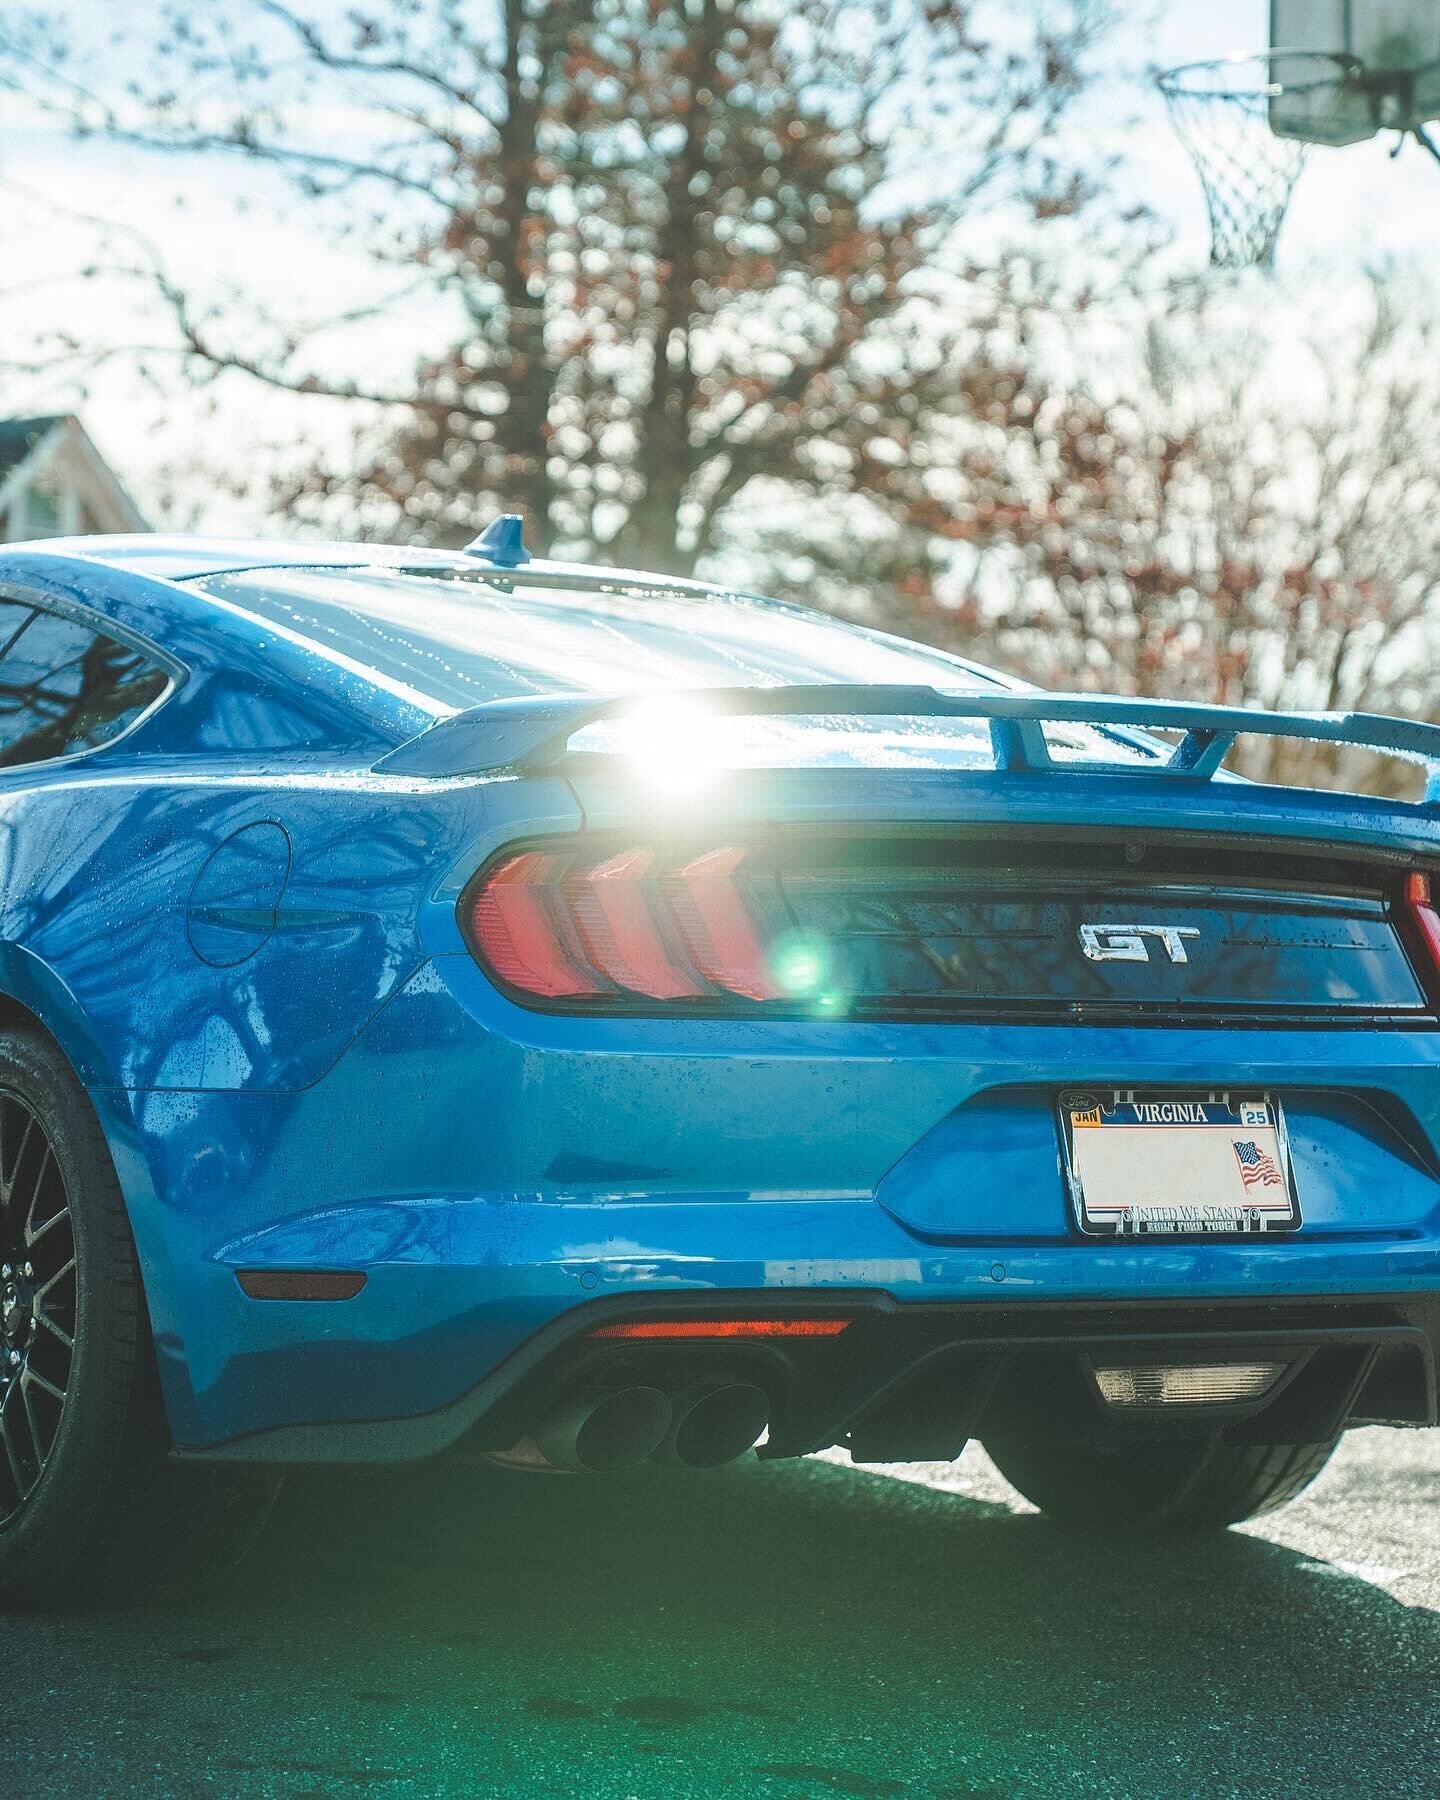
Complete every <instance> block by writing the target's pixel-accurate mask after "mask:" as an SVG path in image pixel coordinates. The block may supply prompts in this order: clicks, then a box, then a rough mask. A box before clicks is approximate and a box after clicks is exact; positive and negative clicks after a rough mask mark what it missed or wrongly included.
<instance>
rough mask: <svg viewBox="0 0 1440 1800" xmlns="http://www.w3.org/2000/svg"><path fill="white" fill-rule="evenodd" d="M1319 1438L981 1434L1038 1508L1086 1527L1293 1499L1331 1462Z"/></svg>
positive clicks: (1147, 1524)
mask: <svg viewBox="0 0 1440 1800" xmlns="http://www.w3.org/2000/svg"><path fill="white" fill-rule="evenodd" d="M1339 1441H1340V1440H1339V1439H1338V1438H1332V1439H1331V1441H1330V1442H1329V1443H1327V1444H1227V1443H1226V1442H1225V1441H1224V1440H1223V1439H1222V1438H1221V1437H1220V1436H1219V1435H1218V1433H1217V1434H1212V1435H1210V1436H1206V1437H1193V1438H1170V1439H1160V1440H1158V1441H1156V1442H1153V1443H1138V1444H1045V1443H1038V1444H1037V1443H1008V1442H1006V1441H1005V1440H1004V1439H1003V1438H997V1439H996V1440H994V1441H993V1442H992V1441H991V1440H990V1439H988V1438H987V1439H986V1441H985V1449H986V1452H987V1453H988V1455H989V1457H990V1460H991V1461H992V1462H993V1463H994V1464H995V1466H996V1468H997V1469H999V1471H1000V1473H1001V1474H1002V1475H1003V1476H1004V1477H1005V1479H1006V1480H1007V1481H1008V1482H1009V1483H1010V1485H1011V1486H1012V1487H1015V1488H1018V1489H1019V1490H1020V1492H1021V1493H1022V1494H1023V1495H1024V1496H1025V1498H1026V1499H1027V1500H1029V1501H1031V1502H1032V1503H1033V1504H1034V1505H1036V1506H1038V1507H1039V1508H1040V1510H1041V1512H1044V1513H1048V1514H1049V1515H1050V1517H1051V1518H1053V1519H1057V1520H1060V1521H1061V1522H1062V1523H1064V1524H1067V1525H1078V1526H1083V1527H1084V1528H1085V1529H1086V1530H1090V1531H1107V1532H1145V1531H1149V1532H1182V1531H1208V1530H1216V1529H1219V1528H1220V1527H1221V1526H1225V1525H1234V1524H1238V1523H1239V1521H1240V1520H1241V1519H1253V1518H1254V1517H1255V1516H1256V1515H1257V1514H1259V1513H1266V1512H1270V1511H1272V1510H1273V1509H1274V1508H1275V1507H1277V1506H1283V1505H1284V1504H1285V1503H1286V1501H1288V1500H1293V1499H1294V1498H1295V1496H1296V1495H1297V1494H1298V1493H1300V1491H1301V1490H1302V1489H1303V1488H1306V1487H1308V1486H1309V1485H1310V1483H1311V1482H1312V1481H1313V1480H1314V1479H1315V1477H1316V1476H1317V1475H1318V1474H1319V1473H1320V1471H1321V1470H1322V1469H1323V1468H1324V1467H1325V1465H1326V1463H1327V1462H1329V1460H1330V1458H1331V1456H1332V1454H1333V1453H1334V1450H1335V1446H1336V1444H1337V1443H1338V1442H1339Z"/></svg>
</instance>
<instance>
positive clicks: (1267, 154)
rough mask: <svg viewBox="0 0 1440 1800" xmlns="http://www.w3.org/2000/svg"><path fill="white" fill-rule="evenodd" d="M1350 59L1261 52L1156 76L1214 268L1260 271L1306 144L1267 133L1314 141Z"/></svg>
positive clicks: (1332, 110) (1347, 83) (1343, 87)
mask: <svg viewBox="0 0 1440 1800" xmlns="http://www.w3.org/2000/svg"><path fill="white" fill-rule="evenodd" d="M1359 66H1360V65H1359V64H1358V63H1357V61H1356V59H1355V58H1354V57H1350V56H1345V55H1340V54H1333V55H1332V54H1330V53H1329V52H1326V51H1321V50H1271V51H1266V52H1263V53H1262V54H1260V55H1258V56H1227V57H1222V58H1220V59H1219V60H1218V61H1215V62H1199V63H1186V64H1185V65H1184V66H1183V67H1181V68H1178V69H1167V70H1166V71H1165V72H1164V73H1163V74H1161V75H1158V76H1156V78H1155V79H1156V85H1157V86H1158V87H1159V89H1160V92H1161V93H1162V94H1163V95H1164V96H1165V103H1166V105H1167V106H1168V107H1169V109H1170V117H1171V120H1172V122H1173V123H1174V126H1175V131H1176V135H1177V136H1178V137H1179V139H1180V141H1181V143H1183V144H1184V146H1185V148H1186V149H1187V150H1188V151H1189V152H1190V155H1191V157H1192V159H1193V160H1194V163H1195V167H1196V170H1197V171H1198V172H1199V176H1200V181H1201V184H1202V185H1203V187H1204V189H1205V204H1206V207H1207V209H1208V210H1209V214H1210V261H1211V263H1212V264H1213V265H1214V266H1215V267H1216V268H1217V269H1242V268H1247V267H1251V266H1258V267H1260V268H1266V269H1268V268H1269V267H1270V266H1271V265H1272V263H1273V262H1274V259H1275V240H1276V239H1277V238H1278V237H1279V235H1280V227H1281V225H1282V224H1283V223H1284V221H1285V213H1286V209H1287V208H1288V207H1289V205H1290V196H1291V194H1292V193H1293V192H1294V190H1295V183H1296V182H1297V181H1298V180H1299V178H1300V171H1301V170H1302V169H1303V168H1304V166H1305V157H1306V154H1307V152H1308V151H1309V148H1310V145H1309V143H1308V142H1307V141H1306V140H1305V137H1303V136H1301V135H1298V134H1296V135H1291V132H1290V131H1289V130H1288V129H1287V130H1286V133H1285V135H1283V136H1282V135H1277V126H1279V125H1281V124H1283V123H1287V122H1289V121H1295V120H1300V121H1303V122H1304V125H1305V128H1306V135H1307V136H1308V135H1313V136H1315V137H1318V138H1319V139H1320V141H1324V127H1325V123H1326V121H1327V120H1328V119H1329V118H1331V117H1333V116H1334V115H1335V114H1336V113H1337V112H1338V111H1339V109H1340V107H1341V105H1342V103H1343V100H1344V97H1345V96H1346V94H1347V93H1348V92H1349V91H1351V84H1352V83H1353V81H1354V79H1355V76H1356V73H1357V71H1358V69H1359Z"/></svg>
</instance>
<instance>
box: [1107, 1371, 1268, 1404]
mask: <svg viewBox="0 0 1440 1800" xmlns="http://www.w3.org/2000/svg"><path fill="white" fill-rule="evenodd" d="M1286 1366H1287V1365H1286V1364H1284V1363H1278V1362H1253V1363H1242V1362H1232V1363H1156V1364H1153V1365H1144V1366H1141V1367H1125V1368H1115V1369H1096V1371H1095V1385H1096V1386H1097V1387H1098V1388H1099V1390H1100V1393H1101V1397H1102V1398H1103V1399H1104V1400H1105V1401H1106V1403H1107V1404H1108V1405H1110V1406H1233V1405H1235V1404H1236V1403H1237V1402H1239V1401H1243V1400H1259V1399H1260V1398H1261V1397H1262V1396H1263V1395H1265V1394H1268V1393H1269V1392H1270V1389H1271V1388H1272V1387H1274V1385H1275V1383H1276V1382H1277V1381H1278V1380H1279V1379H1280V1377H1281V1376H1282V1375H1283V1374H1284V1373H1285V1369H1286Z"/></svg>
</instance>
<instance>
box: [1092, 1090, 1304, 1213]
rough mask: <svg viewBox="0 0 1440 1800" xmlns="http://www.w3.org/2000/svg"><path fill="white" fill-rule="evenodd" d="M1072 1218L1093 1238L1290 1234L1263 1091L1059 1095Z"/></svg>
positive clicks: (1278, 1121) (1292, 1206)
mask: <svg viewBox="0 0 1440 1800" xmlns="http://www.w3.org/2000/svg"><path fill="white" fill-rule="evenodd" d="M1060 1124H1061V1135H1062V1138H1063V1141H1064V1145H1065V1160H1066V1173H1067V1175H1068V1178H1069V1183H1070V1192H1071V1198H1072V1202H1073V1204H1074V1208H1075V1219H1076V1223H1077V1224H1078V1226H1079V1228H1080V1230H1081V1231H1083V1232H1085V1233H1087V1234H1088V1235H1089V1236H1092V1237H1159V1236H1164V1237H1176V1236H1215V1235H1221V1236H1226V1237H1236V1236H1241V1237H1245V1236H1250V1235H1252V1234H1255V1233H1259V1232H1266V1231H1294V1230H1295V1229H1296V1227H1297V1226H1298V1225H1299V1223H1300V1206H1299V1201H1298V1198H1297V1196H1296V1192H1295V1183H1294V1177H1293V1175H1292V1172H1291V1169H1290V1156H1289V1149H1288V1146H1287V1144H1286V1141H1285V1131H1284V1120H1283V1117H1282V1115H1281V1112H1280V1108H1279V1106H1278V1104H1277V1103H1276V1102H1275V1101H1274V1100H1273V1099H1272V1098H1271V1097H1270V1096H1269V1095H1266V1094H1254V1093H1250V1094H1236V1093H1227V1092H1201V1093H1194V1092H1191V1093H1185V1094H1175V1093H1168V1092H1165V1093H1149V1092H1145V1091H1143V1090H1137V1089H1131V1088H1119V1089H1104V1090H1094V1089H1090V1090H1087V1091H1085V1092H1075V1093H1066V1094H1062V1095H1061V1096H1060Z"/></svg>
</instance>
